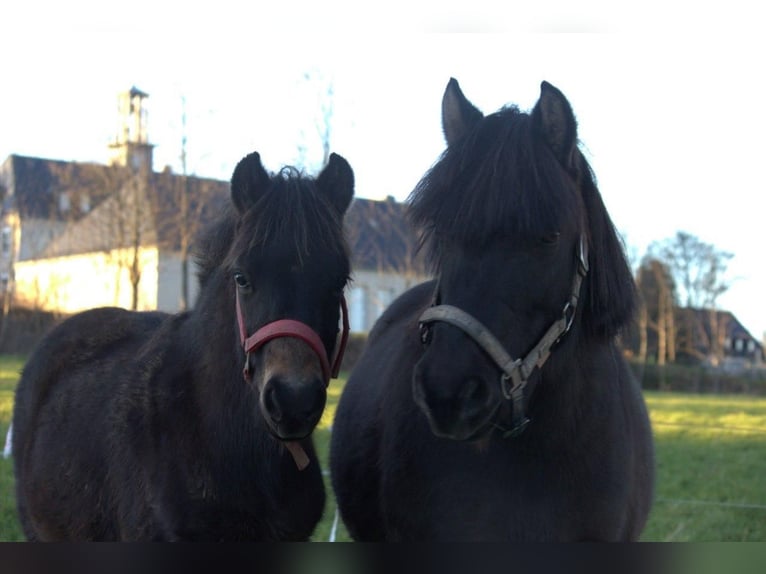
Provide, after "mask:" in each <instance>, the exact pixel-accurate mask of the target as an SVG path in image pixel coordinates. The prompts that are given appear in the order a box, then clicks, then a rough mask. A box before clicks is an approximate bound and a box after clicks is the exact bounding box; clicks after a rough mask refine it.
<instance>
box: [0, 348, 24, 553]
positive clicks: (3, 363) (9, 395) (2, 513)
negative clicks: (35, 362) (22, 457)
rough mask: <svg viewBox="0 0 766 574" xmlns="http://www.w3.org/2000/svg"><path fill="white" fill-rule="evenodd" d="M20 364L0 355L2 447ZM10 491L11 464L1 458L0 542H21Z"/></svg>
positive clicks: (9, 419) (18, 359)
mask: <svg viewBox="0 0 766 574" xmlns="http://www.w3.org/2000/svg"><path fill="white" fill-rule="evenodd" d="M23 364H24V360H23V359H22V358H21V357H11V356H0V445H2V446H5V436H6V433H7V432H8V425H9V424H10V421H11V415H12V412H13V392H14V390H15V389H16V383H17V382H18V380H19V374H20V372H21V367H22V366H23ZM13 489H14V480H13V461H12V460H11V459H7V460H6V459H4V458H2V457H0V541H18V540H23V539H24V537H23V534H22V533H21V527H20V526H19V521H18V520H17V518H16V497H15V496H14V490H13Z"/></svg>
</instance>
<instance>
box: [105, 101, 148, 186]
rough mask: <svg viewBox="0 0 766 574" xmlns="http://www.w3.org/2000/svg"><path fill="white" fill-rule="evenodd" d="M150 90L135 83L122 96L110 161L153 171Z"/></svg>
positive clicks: (111, 145)
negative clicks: (150, 141)
mask: <svg viewBox="0 0 766 574" xmlns="http://www.w3.org/2000/svg"><path fill="white" fill-rule="evenodd" d="M148 97H149V94H147V93H145V92H142V91H141V90H139V89H138V88H136V87H135V86H134V87H132V88H130V90H128V91H127V92H123V93H121V94H119V96H118V100H117V101H118V108H117V110H118V117H119V123H118V130H117V136H116V138H115V140H114V141H113V142H112V143H111V144H109V150H110V155H109V165H121V166H125V167H130V168H132V169H135V170H144V169H146V170H147V171H150V172H151V171H152V149H153V148H154V146H153V145H152V144H150V143H149V131H148V125H147V118H148V111H147V107H146V100H147V98H148Z"/></svg>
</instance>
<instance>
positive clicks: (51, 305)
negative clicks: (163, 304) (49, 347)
mask: <svg viewBox="0 0 766 574" xmlns="http://www.w3.org/2000/svg"><path fill="white" fill-rule="evenodd" d="M139 257H140V260H141V263H140V265H141V280H140V282H139V293H138V309H139V310H152V309H156V308H157V284H158V272H159V270H158V253H157V249H156V248H142V249H141V250H140V252H139ZM129 260H130V259H129V254H128V250H126V249H122V250H119V249H115V250H113V251H111V252H99V253H89V254H81V255H71V256H67V257H53V258H49V259H36V260H33V261H19V262H17V263H16V265H15V293H14V299H15V305H17V306H21V307H27V308H31V309H38V310H44V311H53V312H58V313H77V312H79V311H85V310H86V309H91V308H94V307H103V306H117V307H123V308H126V309H129V308H130V307H131V303H132V287H131V284H130V276H129V273H128V269H127V267H126V265H125V263H124V262H126V261H129ZM121 261H122V262H123V264H120V262H121Z"/></svg>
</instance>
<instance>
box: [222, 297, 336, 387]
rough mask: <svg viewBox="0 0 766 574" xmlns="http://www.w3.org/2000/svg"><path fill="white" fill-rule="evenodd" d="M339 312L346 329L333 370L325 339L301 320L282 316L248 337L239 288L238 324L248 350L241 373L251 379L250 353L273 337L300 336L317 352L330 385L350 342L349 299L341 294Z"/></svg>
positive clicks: (325, 377) (299, 337) (241, 338)
mask: <svg viewBox="0 0 766 574" xmlns="http://www.w3.org/2000/svg"><path fill="white" fill-rule="evenodd" d="M340 311H341V313H340V314H341V317H342V321H343V330H342V332H341V338H340V345H339V346H338V352H337V354H336V355H335V360H334V361H333V364H332V369H331V368H330V361H329V359H328V358H327V352H326V351H325V348H324V344H323V343H322V339H321V338H320V337H319V335H317V333H316V331H314V329H312V328H311V327H309V326H308V325H306V324H305V323H301V322H300V321H295V320H293V319H280V320H278V321H274V322H272V323H268V324H266V325H264V326H263V327H261V328H260V329H258V330H257V331H256V332H255V333H253V334H252V335H250V336H249V337H248V336H247V328H246V327H245V318H244V316H243V315H242V308H241V306H240V303H239V291H237V323H238V324H239V337H240V341H241V342H242V348H243V349H244V350H245V368H244V369H243V372H242V374H243V375H244V377H245V380H247V381H249V380H250V360H249V359H250V353H254V352H255V351H257V350H258V349H260V348H261V347H262V346H263V345H265V344H266V343H268V342H269V341H271V340H273V339H277V338H279V337H293V338H294V339H300V340H301V341H303V342H304V343H306V344H307V345H308V346H309V347H311V349H312V350H313V351H314V353H316V355H317V357H319V362H320V364H321V365H322V376H323V377H324V382H325V385H327V384H329V383H330V379H331V378H333V379H335V378H337V377H338V373H339V372H340V365H341V363H342V362H343V354H344V353H345V351H346V343H347V342H348V332H349V324H348V308H347V306H346V298H345V297H344V296H343V295H341V297H340Z"/></svg>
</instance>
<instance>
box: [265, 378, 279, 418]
mask: <svg viewBox="0 0 766 574" xmlns="http://www.w3.org/2000/svg"><path fill="white" fill-rule="evenodd" d="M263 407H264V408H265V409H266V412H267V413H269V415H270V416H271V418H272V419H273V420H274V422H279V421H280V420H282V407H281V406H280V404H279V399H278V398H277V389H276V387H275V385H273V384H270V385H266V388H265V389H264V391H263Z"/></svg>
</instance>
